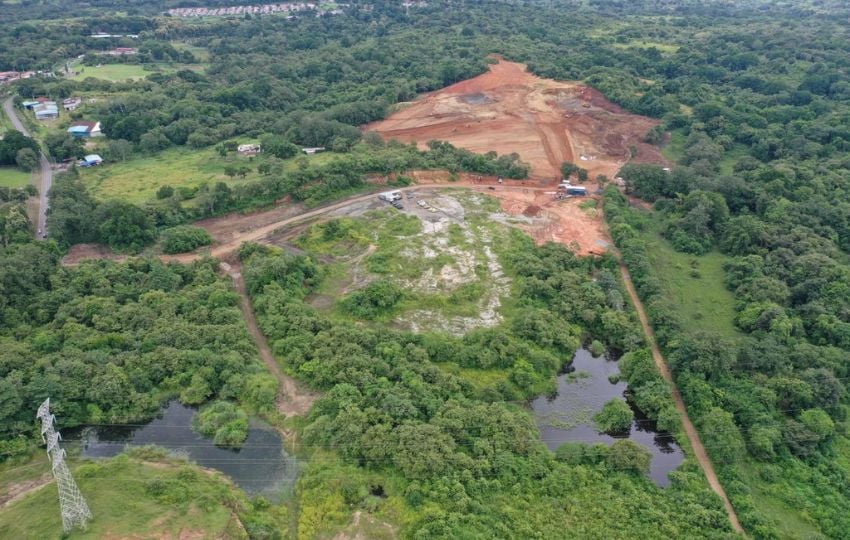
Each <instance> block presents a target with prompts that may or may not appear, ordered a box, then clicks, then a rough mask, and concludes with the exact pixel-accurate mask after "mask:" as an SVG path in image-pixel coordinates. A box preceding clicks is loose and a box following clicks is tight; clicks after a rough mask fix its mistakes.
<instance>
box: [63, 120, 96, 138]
mask: <svg viewBox="0 0 850 540" xmlns="http://www.w3.org/2000/svg"><path fill="white" fill-rule="evenodd" d="M68 133H70V134H71V136H72V137H75V138H88V137H100V136H101V135H103V133H101V131H100V122H89V121H86V120H77V121H76V122H74V123H72V124H71V127H69V128H68Z"/></svg>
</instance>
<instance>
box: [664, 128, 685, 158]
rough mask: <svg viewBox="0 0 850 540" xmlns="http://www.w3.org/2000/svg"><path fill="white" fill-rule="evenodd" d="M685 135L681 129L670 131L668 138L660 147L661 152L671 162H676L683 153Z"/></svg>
mask: <svg viewBox="0 0 850 540" xmlns="http://www.w3.org/2000/svg"><path fill="white" fill-rule="evenodd" d="M685 140H686V137H685V135H684V134H683V133H682V132H681V130H676V131H672V132H670V140H669V141H668V142H667V144H665V145H664V148H662V149H661V153H662V154H663V155H664V157H666V158H667V159H668V160H670V161H672V162H673V163H678V162H679V160H680V159H682V156H684V155H685Z"/></svg>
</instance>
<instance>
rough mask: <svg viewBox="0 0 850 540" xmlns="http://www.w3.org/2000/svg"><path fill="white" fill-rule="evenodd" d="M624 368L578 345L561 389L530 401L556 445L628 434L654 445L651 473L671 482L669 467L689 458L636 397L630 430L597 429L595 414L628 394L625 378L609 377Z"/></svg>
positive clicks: (560, 380) (609, 441)
mask: <svg viewBox="0 0 850 540" xmlns="http://www.w3.org/2000/svg"><path fill="white" fill-rule="evenodd" d="M619 373H620V370H619V368H618V367H617V362H615V361H612V360H607V359H605V358H604V357H603V358H593V356H592V355H591V354H590V351H588V350H587V349H579V350H578V351H576V354H575V357H573V361H572V364H571V365H570V369H569V371H568V372H567V373H564V374H563V375H560V376H559V377H558V394H557V395H556V396H555V397H551V396H540V397H538V398H536V399H535V400H534V401H532V402H531V409H532V410H533V411H534V416H535V418H536V419H537V423H538V425H539V426H540V434H541V436H542V437H543V441H544V442H545V443H546V445H547V446H548V447H549V448H551V449H552V450H555V449H557V448H558V447H559V446H561V444H563V443H565V442H584V443H588V444H593V443H598V442H603V443H607V444H613V443H614V441H616V440H617V439H620V438H629V439H631V440H633V441H635V442H637V443H640V444H642V445H643V446H645V447H646V448H647V449H649V451H650V452H651V453H652V462H651V464H650V471H649V474H650V476H651V477H652V479H653V480H654V481H655V483H656V484H658V485H659V486H662V487H664V486H667V485H669V484H670V480H669V479H668V478H667V473H668V472H670V471H672V470H673V469H675V468H676V467H678V466H679V464H681V463H682V460H683V459H684V454H683V453H682V449H681V448H679V445H678V444H676V442H675V440H674V439H673V437H672V436H671V435H670V434H668V433H658V432H657V431H656V426H655V423H654V422H652V421H650V420H649V419H647V418H646V415H644V414H643V413H642V412H640V410H638V409H636V408H635V407H634V406H633V405H632V404H631V403H629V406H631V407H632V410H633V411H634V413H635V421H634V423H632V427H631V429H630V430H629V432H628V433H623V434H622V435H620V434H618V435H616V436H611V435H607V434H605V433H599V432H598V431H596V426H595V424H594V422H593V415H594V414H596V413H597V412H599V411H600V410H601V409H602V406H603V405H605V403H606V402H608V401H610V400H611V399H613V398H616V397H625V395H624V394H625V392H626V388H627V385H626V383H625V382H618V383H616V384H612V383H611V382H610V381H609V380H608V378H609V377H611V376H614V375H618V374H619Z"/></svg>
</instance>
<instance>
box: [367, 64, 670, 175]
mask: <svg viewBox="0 0 850 540" xmlns="http://www.w3.org/2000/svg"><path fill="white" fill-rule="evenodd" d="M498 60H499V61H498V63H496V64H493V65H492V66H491V68H490V71H488V72H487V73H484V74H482V75H479V76H478V77H475V78H472V79H469V80H466V81H462V82H459V83H457V84H454V85H452V86H449V87H447V88H444V89H442V90H438V91H436V92H432V93H430V94H425V95H424V96H422V97H421V98H420V99H418V100H417V101H414V102H412V103H410V104H408V105H407V106H404V107H403V108H401V109H400V110H399V111H397V112H396V113H394V114H392V115H391V116H389V117H388V118H387V119H386V120H383V121H381V122H375V123H372V124H369V125H367V126H366V127H365V129H367V130H372V131H376V132H378V133H380V134H381V135H383V136H384V137H385V138H388V139H397V140H401V141H405V142H410V141H416V142H418V143H419V144H420V145H421V146H423V147H424V146H425V144H426V143H427V142H428V141H429V140H432V139H438V140H443V141H448V142H451V143H452V144H454V145H455V146H458V147H461V148H466V149H468V150H471V151H473V152H480V153H485V152H489V151H495V152H498V153H499V154H510V153H512V152H516V153H518V154H519V155H520V156H521V157H522V159H523V160H524V161H526V162H528V163H529V164H531V167H532V173H531V177H532V179H534V180H540V181H546V180H548V181H552V180H554V179H555V178H558V177H559V176H560V166H561V163H563V162H564V161H572V162H574V163H576V164H577V165H579V166H581V167H584V168H585V169H587V170H588V172H589V173H590V176H591V178H595V177H596V175H599V174H604V175H607V176H608V177H609V178H611V177H613V176H614V174H615V173H616V172H617V170H619V168H620V167H621V166H622V165H623V164H624V163H625V162H626V161H628V160H629V158H630V147H631V146H632V145H634V146H635V147H637V150H638V154H637V158H636V159H637V160H640V161H649V162H659V163H661V162H663V158H662V157H661V154H660V152H659V150H658V148H656V147H654V146H651V145H648V144H646V143H644V142H643V137H644V135H646V133H647V131H649V130H650V129H651V128H652V127H653V126H655V125H657V124H658V123H659V122H658V121H657V120H653V119H651V118H646V117H643V116H638V115H634V114H630V113H627V112H625V111H623V110H622V109H621V108H620V107H618V106H617V105H615V104H613V103H611V102H610V101H608V100H606V99H605V98H604V97H603V96H602V94H600V93H599V92H598V91H596V90H594V89H593V88H590V87H588V86H585V85H583V84H580V83H575V82H563V81H554V80H551V79H542V78H540V77H537V76H535V75H532V74H531V73H529V72H528V71H527V70H526V67H525V65H523V64H519V63H516V62H508V61H506V60H503V59H498Z"/></svg>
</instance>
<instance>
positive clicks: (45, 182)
mask: <svg viewBox="0 0 850 540" xmlns="http://www.w3.org/2000/svg"><path fill="white" fill-rule="evenodd" d="M3 109H4V110H5V111H6V116H8V117H9V119H10V120H11V121H12V125H13V126H15V129H17V130H18V131H20V132H21V133H23V134H24V135H26V136H27V137H30V132H29V131H28V130H27V128H26V127H25V126H24V124H23V123H22V122H21V119H20V118H18V115H17V113H16V112H15V105H14V102H13V101H12V98H11V97H10V98H9V99H7V100H6V101H4V102H3ZM39 159H40V162H41V185H39V186H36V187H38V227H37V228H36V230H37V231H39V232H41V233H43V234H39V232H36V238H38V239H39V240H43V239H44V237H45V236H46V234H47V193H48V192H49V191H50V187H51V186H52V185H53V169H51V167H50V161H48V160H47V156H45V155H44V152H40V153H39Z"/></svg>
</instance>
